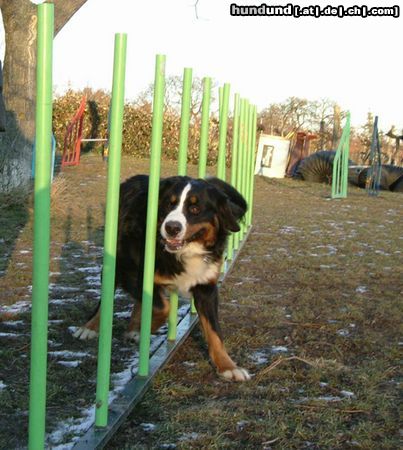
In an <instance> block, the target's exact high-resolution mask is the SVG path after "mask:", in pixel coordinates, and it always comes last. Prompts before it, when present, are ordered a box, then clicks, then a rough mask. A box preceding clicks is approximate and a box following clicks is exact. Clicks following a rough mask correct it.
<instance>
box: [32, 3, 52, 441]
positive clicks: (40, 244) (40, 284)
mask: <svg viewBox="0 0 403 450" xmlns="http://www.w3.org/2000/svg"><path fill="white" fill-rule="evenodd" d="M53 30H54V7H53V4H50V3H44V4H41V5H39V6H38V28H37V36H38V38H37V58H38V59H37V85H36V143H35V146H36V158H35V185H34V205H35V209H34V242H33V281H32V324H31V335H32V340H31V371H30V399H29V439H28V440H29V443H28V447H29V449H30V450H34V449H35V450H36V449H38V450H39V449H43V448H44V446H45V444H44V442H45V425H46V423H45V422H46V371H47V347H48V289H49V244H50V183H51V180H50V177H51V148H52V142H51V139H52V53H53Z"/></svg>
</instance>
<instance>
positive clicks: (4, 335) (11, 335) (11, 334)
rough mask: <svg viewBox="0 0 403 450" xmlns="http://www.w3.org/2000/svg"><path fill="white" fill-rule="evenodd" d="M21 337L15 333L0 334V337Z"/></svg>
mask: <svg viewBox="0 0 403 450" xmlns="http://www.w3.org/2000/svg"><path fill="white" fill-rule="evenodd" d="M20 336H22V335H21V334H17V333H4V332H3V333H0V337H11V338H17V337H20Z"/></svg>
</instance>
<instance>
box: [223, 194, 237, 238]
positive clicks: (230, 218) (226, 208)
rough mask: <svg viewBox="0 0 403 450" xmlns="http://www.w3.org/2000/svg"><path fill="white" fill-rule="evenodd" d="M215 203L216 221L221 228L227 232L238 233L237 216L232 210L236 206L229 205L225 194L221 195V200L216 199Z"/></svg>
mask: <svg viewBox="0 0 403 450" xmlns="http://www.w3.org/2000/svg"><path fill="white" fill-rule="evenodd" d="M220 195H222V194H220ZM217 203H218V205H217V206H218V208H217V210H218V220H219V222H220V224H221V226H222V227H224V228H225V229H226V230H228V231H233V232H236V231H239V230H240V227H239V223H238V220H237V214H236V213H235V214H234V208H235V207H236V205H233V204H232V205H231V202H230V201H229V199H228V197H227V196H226V195H225V194H224V195H222V198H220V199H218V202H217Z"/></svg>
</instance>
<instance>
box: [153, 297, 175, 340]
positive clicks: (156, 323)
mask: <svg viewBox="0 0 403 450" xmlns="http://www.w3.org/2000/svg"><path fill="white" fill-rule="evenodd" d="M161 299H162V303H163V304H164V306H163V307H162V308H156V307H154V308H153V320H152V322H151V333H155V332H156V331H157V330H158V329H159V328H160V327H162V325H164V324H165V322H166V321H167V317H168V314H169V306H170V304H169V301H168V299H167V298H166V297H164V296H163V295H162V294H161Z"/></svg>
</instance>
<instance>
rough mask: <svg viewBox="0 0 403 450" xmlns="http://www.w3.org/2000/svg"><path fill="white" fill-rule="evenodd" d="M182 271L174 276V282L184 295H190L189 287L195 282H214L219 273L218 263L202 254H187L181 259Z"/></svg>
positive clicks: (194, 284) (195, 283)
mask: <svg viewBox="0 0 403 450" xmlns="http://www.w3.org/2000/svg"><path fill="white" fill-rule="evenodd" d="M183 268H184V271H183V272H182V273H180V274H179V275H176V276H175V279H174V284H175V286H176V288H177V289H178V291H179V292H180V293H181V294H182V295H183V296H185V297H187V296H190V295H191V294H190V289H191V288H192V287H193V286H196V285H197V284H207V283H211V282H216V281H217V278H218V275H219V273H220V264H219V263H218V262H211V261H209V260H208V259H207V258H204V257H203V256H199V255H197V256H189V257H187V258H184V260H183Z"/></svg>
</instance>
